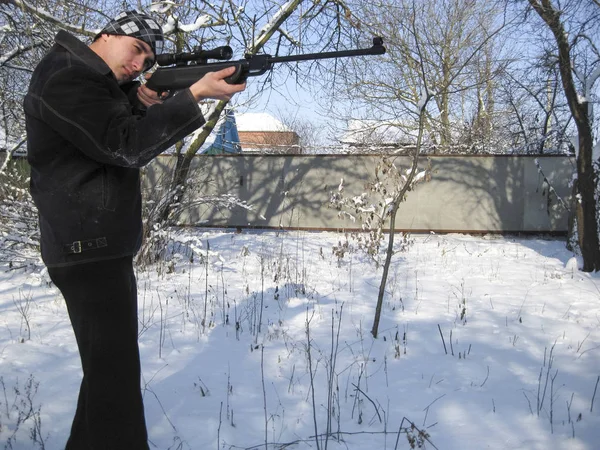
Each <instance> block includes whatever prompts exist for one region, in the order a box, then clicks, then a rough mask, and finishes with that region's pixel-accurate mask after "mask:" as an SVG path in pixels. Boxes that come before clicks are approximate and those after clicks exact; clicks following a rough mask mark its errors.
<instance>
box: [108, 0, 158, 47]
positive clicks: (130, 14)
mask: <svg viewBox="0 0 600 450" xmlns="http://www.w3.org/2000/svg"><path fill="white" fill-rule="evenodd" d="M102 34H114V35H117V36H131V37H134V38H136V39H139V40H140V41H144V42H145V43H146V44H148V45H149V46H150V47H151V48H152V52H154V55H155V56H156V55H157V54H160V53H162V49H163V42H164V37H163V32H162V28H161V27H160V25H159V24H158V23H156V21H155V20H154V19H153V18H152V17H150V16H148V15H146V14H142V13H140V12H138V11H135V10H132V11H124V12H122V13H121V14H119V15H118V16H117V17H115V18H114V19H113V20H111V21H110V22H108V23H107V24H106V26H105V27H104V28H103V29H102V31H100V33H98V36H100V35H102Z"/></svg>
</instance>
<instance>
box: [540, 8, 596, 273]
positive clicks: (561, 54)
mask: <svg viewBox="0 0 600 450" xmlns="http://www.w3.org/2000/svg"><path fill="white" fill-rule="evenodd" d="M528 1H529V4H530V5H531V6H532V7H533V9H534V10H535V11H536V12H537V13H538V15H539V16H540V17H541V18H542V19H543V20H544V22H545V23H546V25H548V27H549V28H550V30H551V31H552V34H553V35H554V38H555V39H556V44H557V46H558V66H559V70H560V78H561V82H562V85H563V89H564V91H565V96H566V98H567V102H568V104H569V109H570V111H571V114H572V116H573V120H574V121H575V124H576V125H577V132H578V134H579V139H578V142H579V153H578V155H577V182H576V191H577V196H576V198H575V202H576V207H575V211H576V213H575V214H576V218H577V233H578V241H579V249H580V250H581V255H582V256H583V271H584V272H593V271H598V270H600V245H599V242H598V221H597V219H596V215H597V207H598V206H597V205H596V201H595V198H594V197H595V192H596V176H597V175H596V173H595V170H594V165H593V161H592V151H593V145H594V143H593V137H592V127H591V123H590V121H591V117H589V115H588V102H587V101H580V99H579V96H578V95H577V89H576V88H575V81H574V80H573V73H572V69H571V67H572V63H573V61H572V60H571V54H570V51H571V47H570V44H569V41H568V35H567V33H566V31H565V29H564V27H563V24H562V23H561V21H560V14H561V13H560V12H559V11H558V10H556V9H554V7H553V5H552V2H551V1H550V0H540V1H537V0H528ZM586 100H587V99H586Z"/></svg>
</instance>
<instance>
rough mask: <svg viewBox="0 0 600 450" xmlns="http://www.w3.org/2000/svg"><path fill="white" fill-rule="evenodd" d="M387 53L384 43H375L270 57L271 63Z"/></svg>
mask: <svg viewBox="0 0 600 450" xmlns="http://www.w3.org/2000/svg"><path fill="white" fill-rule="evenodd" d="M384 53H385V47H384V46H383V45H374V46H373V47H370V48H360V49H357V50H341V51H337V52H324V53H306V54H304V55H290V56H271V57H270V58H269V62H270V63H283V62H296V61H306V60H309V59H313V60H314V59H332V58H347V57H350V56H364V55H383V54H384Z"/></svg>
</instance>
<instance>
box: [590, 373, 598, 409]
mask: <svg viewBox="0 0 600 450" xmlns="http://www.w3.org/2000/svg"><path fill="white" fill-rule="evenodd" d="M599 381H600V375H598V378H596V386H595V387H594V395H592V403H591V404H590V412H592V410H593V409H594V398H596V390H597V389H598V382H599Z"/></svg>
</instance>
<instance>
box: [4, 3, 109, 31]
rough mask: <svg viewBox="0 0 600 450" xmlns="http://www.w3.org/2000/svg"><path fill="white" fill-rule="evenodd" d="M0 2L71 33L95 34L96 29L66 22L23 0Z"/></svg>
mask: <svg viewBox="0 0 600 450" xmlns="http://www.w3.org/2000/svg"><path fill="white" fill-rule="evenodd" d="M0 2H1V3H4V4H9V5H13V6H15V7H17V8H20V9H22V10H25V11H27V12H29V13H31V14H33V15H35V16H37V17H39V18H40V19H43V20H45V21H48V22H51V23H53V24H55V25H60V26H61V27H62V28H64V29H65V30H67V31H71V32H73V33H79V34H84V35H87V36H95V35H96V34H97V31H98V30H86V29H85V28H84V27H82V26H79V25H74V24H72V23H67V22H65V21H63V20H62V19H59V18H58V17H56V16H53V15H52V14H51V13H50V12H49V11H47V10H45V9H43V8H38V7H35V6H33V5H30V4H29V3H27V2H26V1H25V0H1V1H0Z"/></svg>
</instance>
